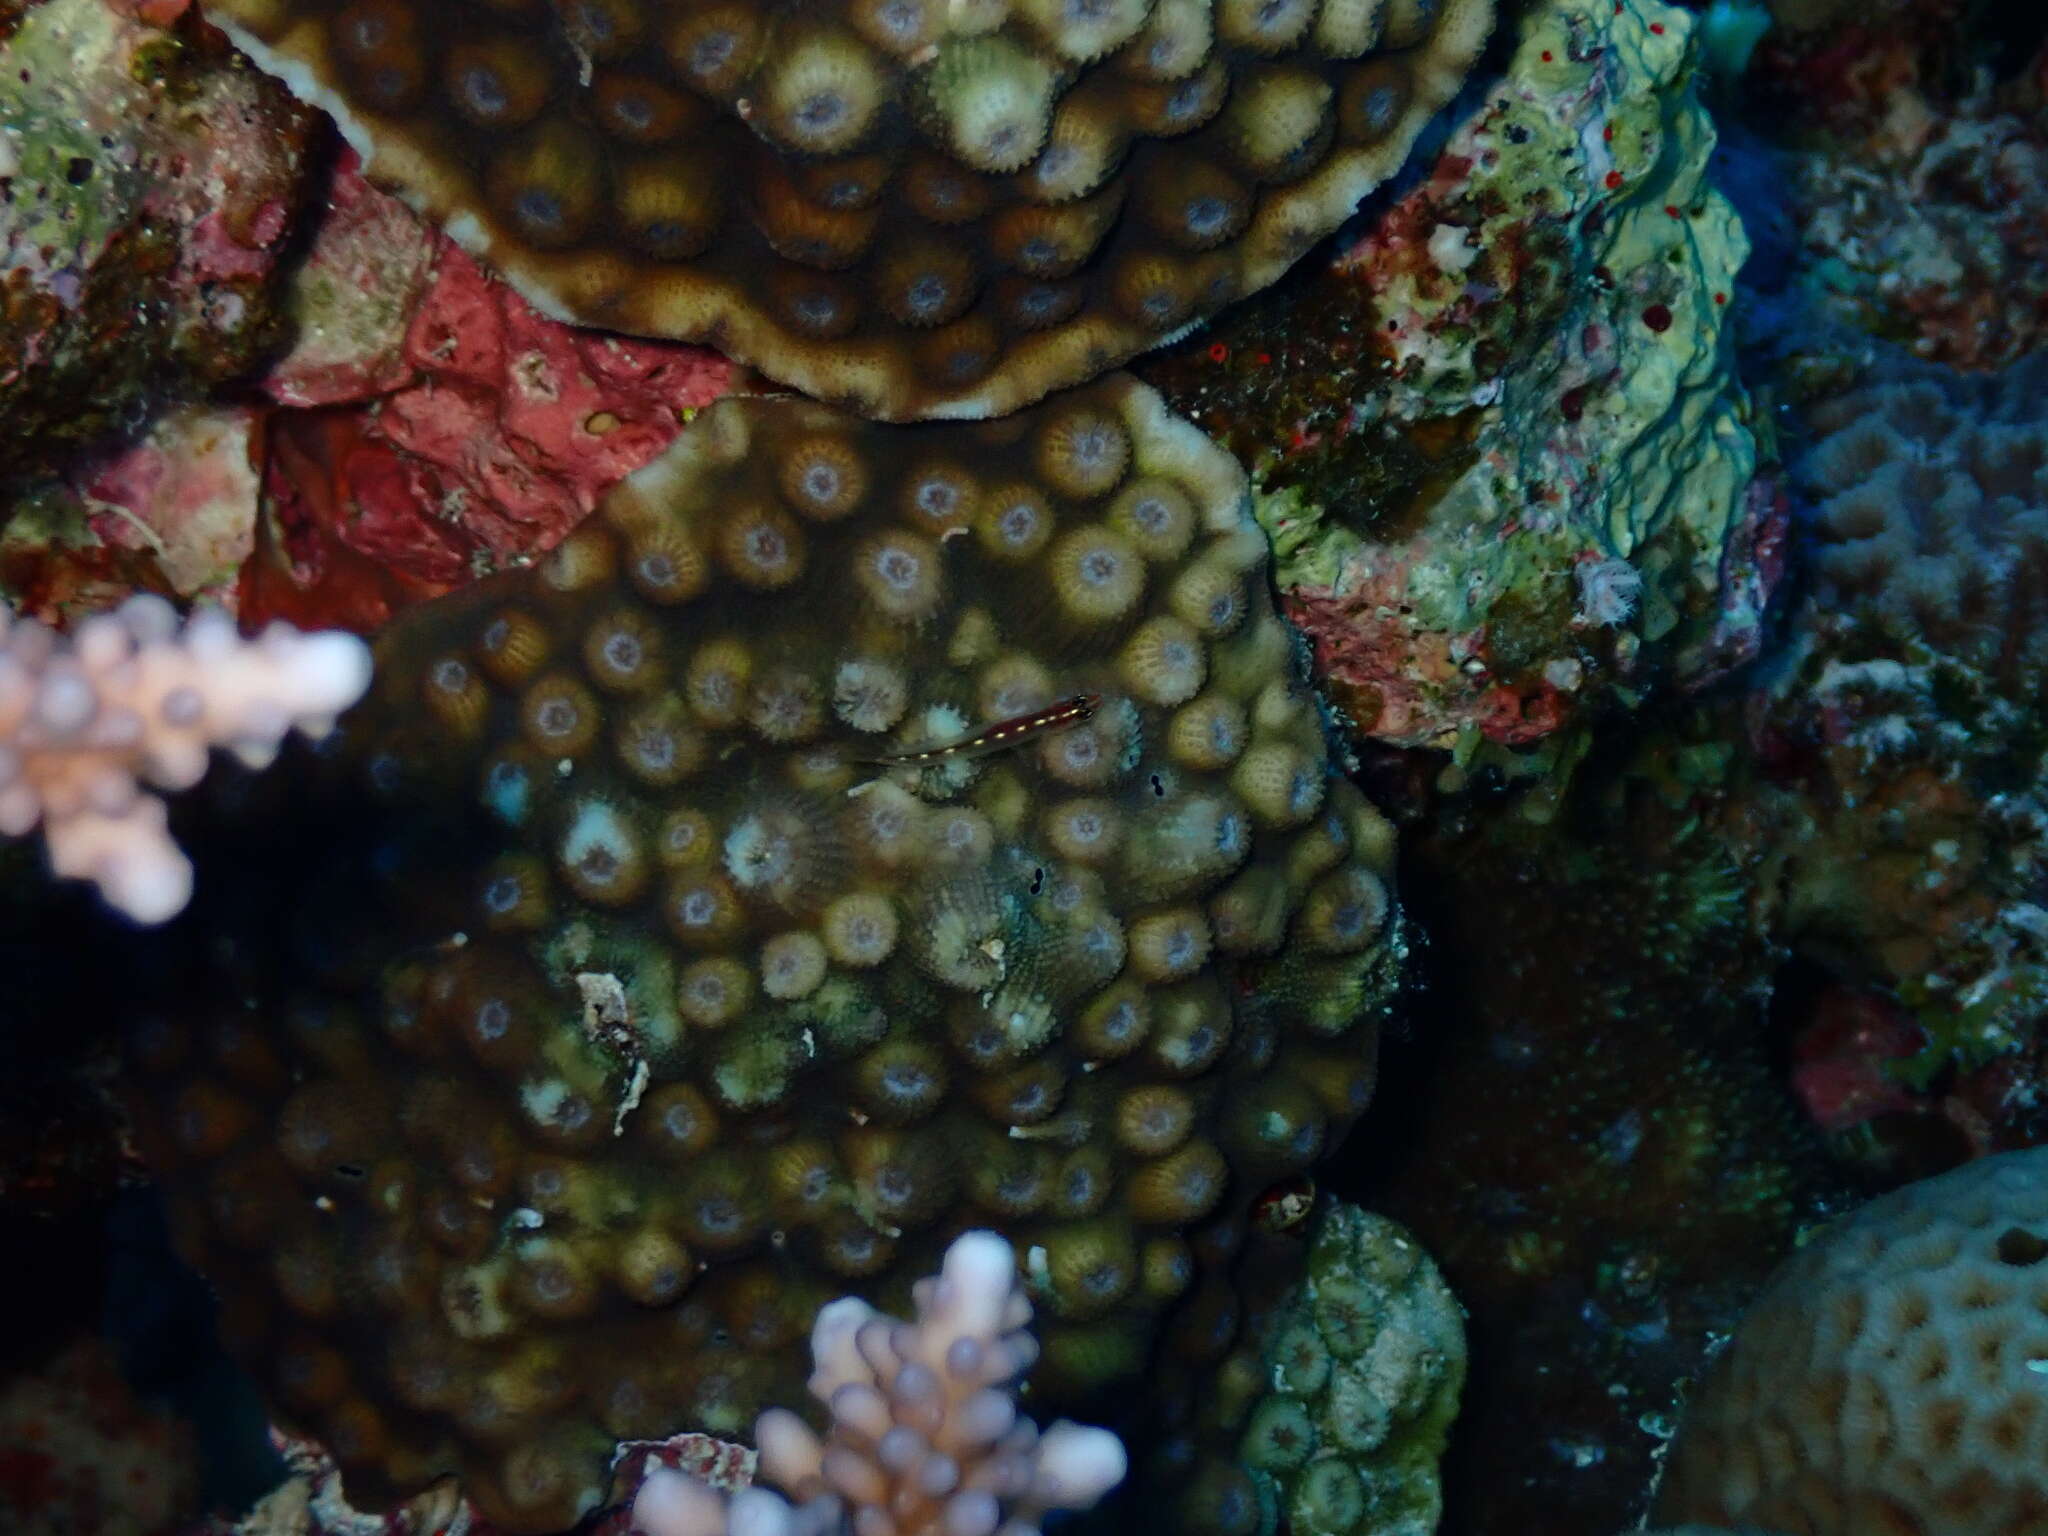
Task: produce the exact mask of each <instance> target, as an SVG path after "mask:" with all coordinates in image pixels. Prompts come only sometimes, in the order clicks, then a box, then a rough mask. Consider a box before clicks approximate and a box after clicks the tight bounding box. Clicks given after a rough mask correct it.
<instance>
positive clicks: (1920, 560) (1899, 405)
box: [1753, 358, 2048, 1085]
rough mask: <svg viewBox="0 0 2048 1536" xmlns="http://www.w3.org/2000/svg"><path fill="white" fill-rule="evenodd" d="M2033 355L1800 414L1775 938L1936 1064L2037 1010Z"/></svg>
mask: <svg viewBox="0 0 2048 1536" xmlns="http://www.w3.org/2000/svg"><path fill="white" fill-rule="evenodd" d="M2044 383H2048V360H2044V359H2041V358H2035V359H2032V360H2029V361H2027V362H2022V363H2019V364H2016V365H2014V366H2013V367H2011V368H2008V369H2006V370H2004V371H2003V372H2001V373H1998V374H1989V375H1969V374H1963V373H1959V372H1957V371H1955V370H1953V369H1949V368H1944V367H1940V366H1937V365H1932V364H1917V363H1913V362H1910V361H1905V360H1898V359H1894V360H1891V361H1889V362H1887V363H1885V364H1884V365H1882V366H1880V367H1878V368H1876V369H1874V370H1873V371H1872V372H1871V373H1870V374H1869V375H1868V376H1867V377H1866V379H1865V382H1864V385H1863V387H1862V388H1859V389H1856V390H1853V391H1850V392H1849V393H1847V394H1844V395H1841V396H1839V397H1837V398H1835V399H1833V400H1830V401H1827V402H1825V403H1823V404H1822V405H1819V406H1817V407H1815V408H1814V409H1813V411H1812V413H1811V425H1812V431H1813V434H1814V438H1815V440H1814V441H1813V443H1812V445H1811V447H1810V448H1809V449H1808V450H1807V451H1806V452H1805V453H1804V454H1803V455H1802V456H1801V458H1800V459H1799V461H1798V463H1797V466H1796V471H1795V478H1796V481H1797V483H1798V485H1799V488H1800V489H1801V491H1802V492H1803V494H1804V495H1805V497H1806V498H1807V499H1808V501H1809V502H1810V504H1811V532H1812V567H1813V591H1812V594H1811V596H1810V598H1809V599H1808V600H1807V601H1806V602H1805V603H1803V604H1802V605H1801V606H1800V607H1799V608H1798V610H1797V611H1796V612H1795V613H1794V615H1793V620H1792V634H1791V644H1790V646H1789V648H1788V656H1787V659H1786V661H1785V663H1784V664H1783V666H1782V667H1781V668H1780V669H1779V671H1778V674H1777V675H1776V677H1775V678H1774V679H1773V680H1772V686H1771V687H1770V688H1769V689H1768V691H1767V692H1765V693H1764V694H1763V695H1762V696H1761V697H1760V698H1759V699H1758V701H1757V704H1756V706H1755V711H1754V714H1755V720H1754V724H1753V733H1754V735H1755V737H1756V738H1757V741H1758V746H1759V751H1758V757H1759V763H1760V766H1761V768H1762V771H1763V775H1764V777H1765V780H1766V782H1767V784H1770V785H1773V786H1775V790H1776V794H1775V796H1774V795H1772V794H1770V793H1767V794H1766V795H1765V796H1764V797H1763V798H1764V801H1765V803H1766V804H1771V805H1774V807H1775V810H1776V813H1777V814H1780V815H1782V816H1783V817H1784V818H1785V827H1786V835H1785V837H1784V840H1783V850H1784V851H1783V863H1784V899H1785V904H1786V910H1785V912H1784V914H1783V917H1782V918H1781V920H1780V926H1781V931H1782V933H1783V935H1784V937H1785V938H1786V939H1787V940H1789V941H1790V942H1792V943H1794V944H1797V945H1799V946H1800V947H1801V948H1803V949H1804V950H1806V951H1807V952H1808V953H1810V954H1812V955H1814V956H1815V957H1817V958H1819V959H1820V960H1822V961H1823V963H1826V964H1828V965H1830V966H1831V968H1833V969H1834V970H1836V971H1837V973H1838V974H1841V975H1843V976H1845V977H1846V978H1848V979H1850V980H1853V981H1856V982H1859V983H1864V984H1875V985H1878V986H1880V987H1883V988H1885V989H1887V990H1889V991H1890V992H1891V993H1892V995H1894V996H1895V997H1896V998H1897V999H1898V1000H1899V1001H1900V1002H1901V1003H1902V1004H1904V1005H1905V1007H1906V1008H1907V1009H1908V1010H1909V1011H1910V1012H1911V1013H1912V1015H1913V1016H1914V1017H1915V1019H1916V1021H1917V1022H1918V1023H1919V1024H1920V1025H1921V1027H1922V1028H1923V1029H1924V1030H1925V1031H1926V1032H1927V1037H1928V1044H1927V1048H1926V1050H1925V1051H1924V1052H1922V1053H1921V1059H1920V1061H1919V1062H1918V1063H1917V1066H1918V1072H1917V1080H1918V1082H1919V1083H1920V1084H1922V1085H1925V1083H1926V1082H1927V1081H1928V1080H1929V1078H1930V1076H1931V1075H1932V1074H1933V1073H1934V1072H1936V1071H1937V1070H1939V1069H1941V1068H1942V1067H1944V1066H1946V1065H1948V1064H1950V1063H1951V1062H1953V1063H1959V1064H1961V1065H1963V1066H1965V1067H1969V1066H1976V1065H1980V1064H1982V1063H1984V1062H1985V1061H1987V1060H1989V1059H1990V1058H1992V1057H1996V1056H1999V1055H2001V1054H2003V1053H2006V1052H2010V1051H2015V1050H2019V1049H2023V1048H2026V1047H2029V1046H2030V1045H2031V1044H2032V1042H2033V1041H2034V1040H2035V1039H2036V1037H2037V1034H2038V1027H2039V1018H2040V1015H2041V1012H2042V1008H2043V1005H2044V1003H2048V839H2044V833H2043V827H2044V826H2048V729H2044V724H2043V719H2042V714H2041V700H2042V696H2043V688H2044V685H2048V638H2044V636H2048V630H2044V621H2048V404H2044V394H2043V389H2044Z"/></svg>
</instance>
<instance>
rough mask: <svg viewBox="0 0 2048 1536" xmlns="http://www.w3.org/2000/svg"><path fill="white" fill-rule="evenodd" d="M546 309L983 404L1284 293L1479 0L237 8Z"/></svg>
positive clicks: (387, 174)
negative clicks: (1226, 307)
mask: <svg viewBox="0 0 2048 1536" xmlns="http://www.w3.org/2000/svg"><path fill="white" fill-rule="evenodd" d="M210 13H211V14H212V15H213V16H214V17H215V19H217V20H220V21H222V22H223V23H225V24H228V25H230V27H231V29H232V31H233V34H234V36H235V37H236V40H237V41H238V42H240V43H242V44H243V46H245V47H247V48H248V49H249V50H250V51H251V52H252V53H253V54H254V55H255V56H256V58H257V59H258V60H259V62H261V63H263V64H265V65H266V66H267V67H269V68H272V69H274V70H275V71H277V72H278V73H280V74H281V75H283V76H284V77H285V78H286V79H287V80H288V81H290V82H291V83H292V84H293V85H294V87H295V88H297V89H299V90H301V91H302V92H303V93H304V94H306V95H307V96H309V97H310V98H311V99H313V100H315V101H316V102H318V103H319V104H320V105H322V106H326V107H328V108H329V109H330V110H332V111H333V112H334V113H335V114H336V117H337V119H338V120H339V121H340V123H341V125H342V129H343V131H344V132H345V133H347V134H348V135H349V136H350V138H351V140H352V141H353V142H354V143H355V144H356V145H357V147H358V148H359V149H360V150H361V151H362V152H363V155H364V159H365V162H366V164H367V165H368V167H369V169H370V171H371V173H372V174H373V175H374V176H377V177H379V178H381V179H383V180H385V181H387V182H388V183H390V184H393V185H396V186H398V187H401V188H403V189H405V191H406V192H407V193H408V195H409V196H410V197H411V198H412V199H413V200H414V201H415V203H416V204H417V205H418V206H420V207H421V208H422V209H423V210H425V211H426V212H428V213H429V214H430V215H432V216H434V217H435V218H437V219H440V220H443V221H445V222H447V223H448V225H449V227H450V229H451V231H452V232H454V233H455V234H456V235H457V237H458V238H459V239H461V240H463V241H464V243H466V244H468V245H469V246H470V247H471V248H472V249H473V250H474V251H476V252H477V253H478V254H479V255H482V256H484V257H485V258H486V259H487V260H488V261H489V262H490V263H491V264H492V265H493V266H495V267H496V268H498V269H499V270H500V271H502V272H504V273H506V274H507V275H508V276H510V277H511V278H512V279H513V280H514V281H515V282H517V283H518V284H520V285H521V286H522V287H523V288H524V289H525V290H526V291H527V293H528V294H529V295H530V296H532V297H533V298H535V300H536V301H537V302H541V303H542V304H543V305H544V307H546V308H548V309H549V310H550V311H551V312H554V313H558V314H563V315H567V316H572V317H574V318H576V319H578V320H581V321H584V322H586V323H592V324H602V325H606V326H611V327H615V328H617V329H621V330H626V331H631V332H636V333H640V334H646V335H662V336H675V337H683V338H688V339H692V340H703V341H710V342H713V343H715V344H716V345H718V346H719V347H720V348H721V349H722V350H724V351H726V352H728V353H729V354H731V355H733V356H735V357H738V358H740V359H741V360H743V361H746V362H750V363H753V364H755V365H757V366H759V367H761V368H763V369H765V370H766V371H768V372H769V373H771V374H774V375H775V376H777V377H778V378H782V379H785V380H787V381H789V382H791V383H794V384H797V385H799V386H800V387H802V388H803V389H804V390H806V391H807V392H808V393H810V394H813V395H816V396H820V397H823V398H826V399H832V400H837V401H843V402H845V403H848V404H852V405H855V406H857V407H858V408H859V409H861V410H862V411H863V412H864V413H865V414H869V415H880V416H892V417H902V416H922V415H930V414H945V415H976V416H978V415H986V414H992V413H996V412H1001V411H1006V410H1011V409H1014V408H1015V407H1017V406H1018V405H1020V404H1023V403H1026V402H1028V401H1031V400H1035V399H1037V398H1038V397H1039V396H1041V395H1043V394H1045V393H1046V392H1047V391H1048V390H1051V389H1055V388H1058V387H1060V386H1062V385H1066V384H1072V383H1075V382H1078V381H1080V380H1083V379H1086V378H1089V377H1092V376H1094V375H1095V374H1098V373H1100V372H1101V371H1102V370H1103V369H1104V368H1105V367H1108V366H1110V365H1112V364H1114V363H1116V362H1118V361H1120V360H1122V359H1123V358H1126V357H1129V356H1130V355H1131V354H1132V353H1134V352H1137V351H1139V350H1141V349H1142V348H1144V347H1146V346H1149V345H1152V344H1153V343H1155V342H1157V341H1159V340H1162V339H1164V338H1166V337H1168V336H1171V335H1173V334H1174V333H1176V332H1177V331H1179V330H1181V329H1182V328H1184V327H1185V326H1186V325H1188V324H1189V323H1190V322H1192V321H1194V320H1197V319H1199V318H1201V317H1202V316H1205V315H1208V314H1210V313H1213V312H1214V311H1215V310H1216V309H1217V308H1219V307H1220V306H1222V305H1223V304H1226V303H1228V302H1229V301H1230V300H1231V299H1233V298H1236V297H1237V296H1239V295H1240V294H1243V293H1246V292H1249V291H1251V290H1253V289H1255V288H1258V287H1261V286H1263V285H1264V284H1266V283H1268V282H1270V281H1272V279H1273V278H1274V277H1275V276H1277V275H1278V274H1279V273H1280V272H1282V271H1283V270H1285V268H1286V267H1287V266H1288V265H1289V264H1290V263H1291V262H1293V261H1294V260H1295V259H1296V258H1297V257H1299V256H1300V255H1301V254H1302V252H1304V251H1305V250H1307V249H1308V247H1309V246H1311V245H1312V244H1314V243H1315V241H1316V240H1318V239H1320V238H1321V237H1322V236H1324V235H1326V234H1328V233H1329V232H1330V231H1331V230H1333V229H1335V228H1336V227H1337V225H1338V224H1339V223H1341V222H1342V221H1343V220H1344V219H1345V218H1346V217H1348V216H1349V214H1350V213H1351V211H1352V209H1353V207H1354V206H1355V205H1356V204H1357V202H1358V200H1359V198H1360V197H1361V196H1363V195H1364V194H1365V193H1366V192H1367V191H1369V190H1370V189H1371V188H1373V187H1374V186H1376V185H1378V184H1379V183H1380V182H1382V181H1384V180H1385V179H1386V178H1387V177H1388V176H1389V175H1391V174H1392V173H1393V171H1394V170H1395V169H1396V168H1397V167H1398V166H1399V165H1400V163H1401V161H1402V158H1403V157H1404V156H1405V155H1406V153H1407V150H1408V146H1409V144H1410V142H1411V141H1412V140H1413V139H1414V137H1415V134H1416V132H1417V131H1418V129H1419V128H1420V127H1421V125H1422V123H1423V121H1424V120H1425V119H1426V118H1427V117H1428V116H1429V114H1430V113H1432V112H1433V111H1435V110H1436V109H1437V108H1438V107H1439V106H1441V105H1442V104H1443V103H1444V102H1445V101H1446V100H1447V99H1448V98H1449V96H1450V95H1451V93H1452V92H1453V91H1455V90H1456V88H1457V86H1458V83H1459V81H1460V80H1461V79H1462V77H1463V76H1464V73H1465V71H1466V69H1467V67H1468V66H1469V65H1470V63H1471V62H1472V59H1473V57H1474V55H1475V54H1476V53H1477V51H1478V48H1479V45H1480V43H1481V42H1482V40H1483V39H1484V37H1485V35H1486V31H1487V28H1488V26H1489V24H1490V22H1491V19H1492V15H1491V13H1492V7H1491V4H1490V0H1393V3H1392V4H1391V5H1387V6H1380V5H1373V4H1362V3H1359V0H1100V3H1089V4H1062V3H1055V0H1018V3H1014V4H1013V3H1007V0H971V3H965V4H962V3H951V4H942V3H940V0H833V3H829V4H805V5H795V4H788V3H770V0H752V3H749V0H578V3H576V4H574V5H560V6H554V5H549V6H542V5H538V4H523V3H515V4H486V3H475V0H462V3H457V4H452V5H439V6H427V5H417V4H412V3H409V0H305V3H300V4H293V3H277V0H225V3H223V4H221V5H218V6H215V7H211V8H210Z"/></svg>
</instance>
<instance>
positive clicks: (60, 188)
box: [0, 0, 313, 477]
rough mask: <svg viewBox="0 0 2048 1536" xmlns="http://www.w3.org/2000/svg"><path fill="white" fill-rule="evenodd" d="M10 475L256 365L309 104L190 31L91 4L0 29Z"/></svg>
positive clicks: (68, 5)
mask: <svg viewBox="0 0 2048 1536" xmlns="http://www.w3.org/2000/svg"><path fill="white" fill-rule="evenodd" d="M0 63H4V66H5V73H4V76H0V78H4V79H5V80H6V86H5V88H4V89H0V189H4V192H5V195H4V196H0V419H5V420H6V422H7V424H8V429H9V430H8V432H7V433H6V436H5V438H4V440H0V477H8V476H12V475H16V474H21V473H32V472H36V471H41V470H47V469H50V468H53V467H56V466H57V465H58V464H59V463H60V462H61V460H62V458H63V456H64V454H65V453H66V452H67V451H68V450H69V449H70V448H72V447H75V446H77V445H81V444H87V443H91V442H92V441H94V440H95V439H97V438H100V437H103V436H106V435H107V434H109V433H114V432H121V431H124V430H129V429H132V428H134V427H136V426H138V425H139V424H140V423H141V422H142V420H143V419H144V417H145V415H146V414H147V409H148V406H149V404H150V402H151V399H152V397H155V396H162V397H169V398H186V399H189V398H191V397H192V396H194V395H196V394H197V393H199V392H200V391H202V390H204V389H205V388H207V387H208V386H210V385H213V384H216V383H219V382H220V381H222V380H224V379H228V378H232V377H235V376H237V375H239V374H242V373H245V372H247V371H249V369H250V368H251V367H253V366H254V365H255V364H256V363H257V362H258V361H260V359H261V357H262V355H263V353H264V351H265V350H266V349H267V348H268V347H270V346H271V345H273V344H274V343H275V342H277V341H278V340H279V339H280V337H281V328H280V325H279V322H278V317H277V311H276V298H277V294H278V288H279V282H280V278H279V273H278V266H277V262H278V258H279V256H280V254H281V252H282V250H283V247H284V245H285V243H286V241H287V240H288V239H289V237H290V235H291V232H292V229H293V227H294V224H295V221H296V219H297V216H298V213H299V211H300V203H301V194H300V191H299V173H300V167H301V162H302V157H303V155H304V153H305V150H306V145H307V138H308V135H309V133H310V132H311V128H312V124H313V116H312V114H311V113H309V112H307V111H306V110H305V109H303V108H301V107H299V106H297V105H296V104H295V103H294V102H293V101H292V100H291V98H290V97H289V96H287V95H286V94H285V93H284V91H283V90H282V89H281V88H280V87H278V86H276V85H275V84H273V83H272V82H270V81H268V80H266V79H264V78H263V77H262V76H260V75H258V74H256V73H255V72H254V71H253V70H250V69H249V68H247V67H246V66H245V65H244V64H243V63H242V62H241V61H240V60H239V59H238V58H237V57H236V56H235V55H234V54H233V52H232V50H230V49H229V48H228V47H227V45H226V44H225V43H224V42H223V41H221V40H220V38H219V36H218V34H212V35H210V36H209V35H208V34H205V33H203V32H200V31H198V30H196V29H194V28H192V27H190V26H186V27H182V28H180V29H179V30H177V31H175V32H173V31H167V30H164V29H162V28H159V27H155V26H151V25H148V24H146V23H144V22H142V21H140V20H137V19H136V18H135V17H134V16H133V15H131V14H126V13H123V12H122V11H119V10H117V9H115V8H114V7H113V6H110V5H105V4H102V3H100V0H46V3H44V4H41V5H34V6H30V7H29V8H28V9H27V10H26V11H25V12H23V13H22V15H21V17H20V19H19V21H18V23H17V24H16V25H15V26H14V27H13V29H12V31H11V32H10V33H8V34H7V35H6V37H5V39H4V41H0Z"/></svg>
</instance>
